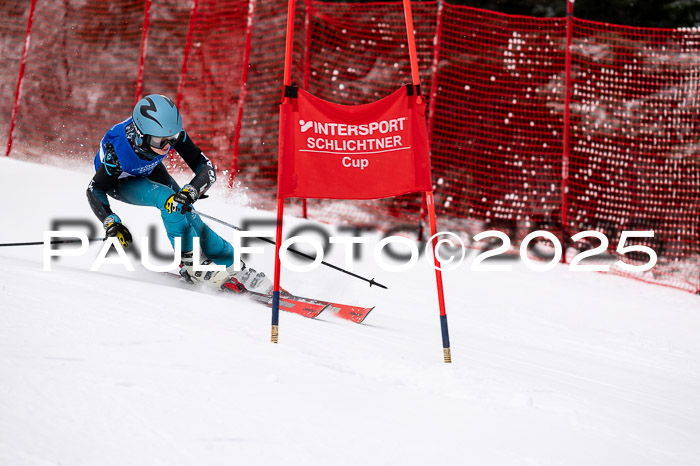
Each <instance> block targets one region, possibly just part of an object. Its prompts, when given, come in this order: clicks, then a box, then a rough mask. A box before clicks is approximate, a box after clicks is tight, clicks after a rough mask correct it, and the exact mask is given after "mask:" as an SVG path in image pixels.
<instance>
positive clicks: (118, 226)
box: [103, 214, 133, 248]
mask: <svg viewBox="0 0 700 466" xmlns="http://www.w3.org/2000/svg"><path fill="white" fill-rule="evenodd" d="M103 226H104V227H105V230H106V236H105V239H106V238H109V237H114V238H117V239H118V240H119V242H120V243H121V245H122V246H123V247H124V248H128V247H129V245H130V244H131V242H132V241H133V238H132V237H131V233H130V232H129V229H128V228H127V227H125V226H124V224H123V223H122V221H121V220H120V219H119V217H118V216H117V215H115V214H112V215H110V216H108V217H107V218H106V219H105V221H104V222H103Z"/></svg>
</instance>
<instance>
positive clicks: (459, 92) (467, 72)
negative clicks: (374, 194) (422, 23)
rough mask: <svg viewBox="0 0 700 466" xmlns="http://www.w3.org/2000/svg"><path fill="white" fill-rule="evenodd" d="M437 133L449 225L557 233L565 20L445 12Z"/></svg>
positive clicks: (437, 170)
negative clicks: (458, 221) (467, 222)
mask: <svg viewBox="0 0 700 466" xmlns="http://www.w3.org/2000/svg"><path fill="white" fill-rule="evenodd" d="M442 25H443V27H442V30H441V31H440V32H441V40H440V45H439V67H438V70H437V75H436V78H435V79H437V82H436V84H437V87H436V91H437V99H436V100H435V102H434V104H435V109H434V113H433V121H432V122H431V126H432V147H431V149H432V154H433V155H432V157H433V158H432V165H433V180H434V182H435V184H436V190H435V194H436V206H437V208H438V214H439V215H440V217H441V218H443V219H444V218H468V219H473V220H476V221H478V222H483V224H484V226H483V229H490V228H497V229H503V230H506V231H507V232H508V233H509V234H510V235H511V239H512V240H513V241H514V242H515V241H516V240H517V236H518V233H517V232H518V231H519V230H525V231H529V230H532V229H539V228H544V229H548V230H551V229H552V228H553V227H554V224H555V223H556V221H557V219H558V217H559V215H560V213H559V210H558V206H559V205H560V202H561V156H562V129H563V107H564V105H563V104H564V93H563V89H564V78H565V76H564V50H565V48H566V29H565V20H564V19H561V18H555V19H538V18H530V17H521V16H510V15H503V14H498V13H494V12H490V11H483V10H478V9H474V8H466V7H456V6H451V5H449V4H446V5H445V11H444V18H442Z"/></svg>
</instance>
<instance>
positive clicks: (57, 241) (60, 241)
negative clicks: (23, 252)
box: [0, 238, 104, 247]
mask: <svg viewBox="0 0 700 466" xmlns="http://www.w3.org/2000/svg"><path fill="white" fill-rule="evenodd" d="M88 241H89V242H93V241H104V238H88ZM80 242H81V240H80V239H55V240H53V241H49V244H71V243H80ZM43 244H44V241H31V242H29V243H0V247H3V246H40V245H43Z"/></svg>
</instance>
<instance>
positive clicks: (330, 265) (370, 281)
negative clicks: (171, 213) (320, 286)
mask: <svg viewBox="0 0 700 466" xmlns="http://www.w3.org/2000/svg"><path fill="white" fill-rule="evenodd" d="M189 210H191V211H192V212H195V213H197V214H198V215H200V216H202V217H204V218H207V219H209V220H212V221H214V222H217V223H220V224H222V225H224V226H227V227H229V228H233V229H234V230H238V231H243V230H242V229H241V228H240V227H237V226H236V225H232V224H230V223H227V222H224V221H223V220H219V219H218V218H216V217H212V216H211V215H207V214H205V213H203V212H202V211H200V210H194V209H193V208H192V207H190V209H189ZM255 238H256V239H259V240H260V241H265V242H266V243H270V244H275V242H274V241H272V240H271V239H269V238H261V237H259V236H257V237H255ZM287 250H288V251H290V252H293V253H294V254H297V255H299V256H301V257H305V258H307V259H310V260H315V259H316V258H315V257H312V256H310V255H308V254H305V253H303V252H301V251H297V250H296V249H292V248H288V249H287ZM321 264H323V265H325V266H327V267H330V268H332V269H335V270H337V271H339V272H343V273H346V274H348V275H350V276H353V277H355V278H359V279H360V280H364V281H366V282H368V283H369V286H370V287H371V286H372V285H375V286H378V287H379V288H384V289H385V290H386V289H387V287H386V286H384V285H382V284H381V283H377V282H376V281H374V278H372V279H371V280H370V279H368V278H365V277H362V276H360V275H357V274H355V273H352V272H350V271H348V270H345V269H343V268H340V267H338V266H336V265H333V264H329V263H328V262H326V261H323V260H322V261H321Z"/></svg>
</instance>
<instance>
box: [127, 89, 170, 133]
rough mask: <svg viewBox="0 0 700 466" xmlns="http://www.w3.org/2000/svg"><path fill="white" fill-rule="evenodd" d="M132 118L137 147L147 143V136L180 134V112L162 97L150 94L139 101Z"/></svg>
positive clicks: (168, 100)
mask: <svg viewBox="0 0 700 466" xmlns="http://www.w3.org/2000/svg"><path fill="white" fill-rule="evenodd" d="M132 117H133V119H134V125H135V126H136V134H137V141H136V142H137V143H138V144H139V145H141V144H143V143H144V142H146V143H147V142H149V139H150V137H149V136H156V137H167V136H177V135H179V134H180V133H181V132H182V117H181V116H180V110H178V109H177V106H176V105H175V103H174V102H173V101H172V100H170V99H169V98H167V97H165V96H164V95H160V94H151V95H147V96H146V97H144V98H143V99H141V100H139V101H138V103H137V104H136V106H135V107H134V111H133V113H132Z"/></svg>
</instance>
